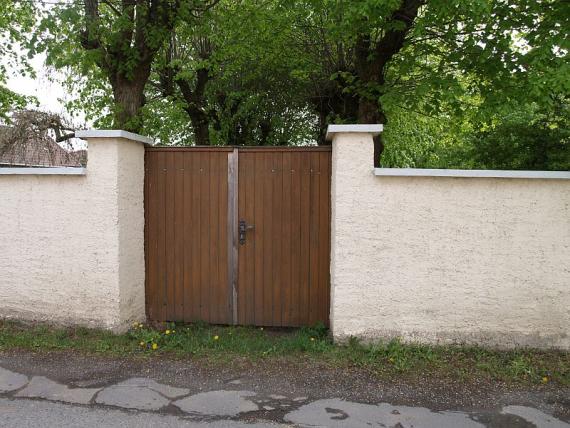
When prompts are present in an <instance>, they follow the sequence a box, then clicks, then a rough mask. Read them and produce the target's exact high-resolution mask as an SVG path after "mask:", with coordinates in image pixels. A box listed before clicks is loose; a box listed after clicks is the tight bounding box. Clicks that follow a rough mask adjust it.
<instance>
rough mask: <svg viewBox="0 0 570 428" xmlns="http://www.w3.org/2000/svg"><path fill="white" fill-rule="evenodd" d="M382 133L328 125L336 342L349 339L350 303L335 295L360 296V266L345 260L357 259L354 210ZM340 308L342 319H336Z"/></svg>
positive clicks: (373, 127)
mask: <svg viewBox="0 0 570 428" xmlns="http://www.w3.org/2000/svg"><path fill="white" fill-rule="evenodd" d="M382 129H383V127H382V125H329V128H328V131H327V140H332V177H331V180H332V181H331V308H330V311H331V313H330V327H331V331H332V334H333V337H334V338H335V340H342V339H345V338H346V337H348V336H349V334H347V333H346V332H345V331H344V328H343V324H344V322H343V321H342V320H343V319H344V318H345V314H346V313H347V304H348V305H350V303H349V302H348V301H347V300H346V299H344V296H343V295H342V294H339V293H338V292H337V293H335V291H336V290H338V289H340V288H342V293H351V290H352V291H353V292H354V293H355V294H356V296H357V295H358V284H356V283H354V284H353V283H352V282H354V279H355V278H359V277H360V275H359V274H357V273H356V272H353V270H355V269H356V270H358V269H360V266H359V265H357V264H352V263H346V262H344V260H352V259H353V258H354V257H358V255H357V252H358V245H359V243H358V239H355V238H356V237H355V234H354V225H353V224H352V223H351V219H352V218H353V215H352V210H353V207H354V204H355V203H356V201H358V200H360V196H359V195H357V192H361V191H363V190H365V189H367V188H370V183H367V182H369V181H370V182H372V181H373V180H374V173H373V171H374V163H373V158H374V141H373V137H374V136H376V135H378V134H380V132H382ZM340 305H342V312H343V316H340V314H338V316H337V312H339V310H340V309H341V308H340ZM354 316H355V317H356V316H357V315H356V314H354ZM337 321H338V322H337Z"/></svg>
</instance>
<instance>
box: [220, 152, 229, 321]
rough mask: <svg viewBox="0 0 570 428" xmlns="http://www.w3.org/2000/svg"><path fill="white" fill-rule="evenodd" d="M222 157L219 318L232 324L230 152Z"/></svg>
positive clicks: (221, 155)
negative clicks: (229, 204)
mask: <svg viewBox="0 0 570 428" xmlns="http://www.w3.org/2000/svg"><path fill="white" fill-rule="evenodd" d="M218 156H219V158H220V170H219V171H218V175H219V176H220V190H219V192H218V200H219V205H220V221H219V222H218V233H219V236H220V251H219V266H218V270H219V275H220V279H219V293H218V319H219V320H220V323H222V324H230V323H231V322H232V316H231V307H230V305H231V302H230V292H229V290H228V284H229V276H228V275H229V268H230V267H229V265H228V261H229V259H228V257H229V254H228V252H227V248H228V245H229V243H230V242H231V237H230V236H229V235H228V222H229V217H228V167H229V166H228V153H226V152H220V153H218Z"/></svg>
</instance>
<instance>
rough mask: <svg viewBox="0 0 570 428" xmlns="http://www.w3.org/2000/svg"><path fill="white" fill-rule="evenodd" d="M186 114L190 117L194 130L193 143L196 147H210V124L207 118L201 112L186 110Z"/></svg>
mask: <svg viewBox="0 0 570 428" xmlns="http://www.w3.org/2000/svg"><path fill="white" fill-rule="evenodd" d="M186 112H187V113H188V116H189V117H190V122H191V123H192V129H193V130H194V143H195V144H196V145H197V146H209V145H210V123H209V120H208V116H207V115H206V113H204V112H203V111H201V110H198V109H191V108H187V109H186Z"/></svg>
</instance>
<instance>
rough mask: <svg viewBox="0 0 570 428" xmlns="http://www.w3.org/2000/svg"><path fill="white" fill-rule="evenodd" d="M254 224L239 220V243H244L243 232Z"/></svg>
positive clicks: (250, 228)
mask: <svg viewBox="0 0 570 428" xmlns="http://www.w3.org/2000/svg"><path fill="white" fill-rule="evenodd" d="M254 227H255V226H254V225H253V224H247V223H246V222H245V220H240V221H239V244H240V245H244V244H245V234H246V232H247V231H248V230H252V229H253V228H254Z"/></svg>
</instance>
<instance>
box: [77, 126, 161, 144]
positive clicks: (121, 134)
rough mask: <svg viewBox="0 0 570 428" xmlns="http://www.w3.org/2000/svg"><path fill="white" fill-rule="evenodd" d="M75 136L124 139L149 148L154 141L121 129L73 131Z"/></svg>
mask: <svg viewBox="0 0 570 428" xmlns="http://www.w3.org/2000/svg"><path fill="white" fill-rule="evenodd" d="M75 136H76V137H77V138H83V139H89V138H125V139H127V140H132V141H138V142H139V143H143V144H147V145H149V146H152V145H153V144H154V141H153V140H152V138H150V137H145V136H144V135H139V134H135V133H133V132H129V131H123V130H121V129H85V130H81V131H75Z"/></svg>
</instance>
